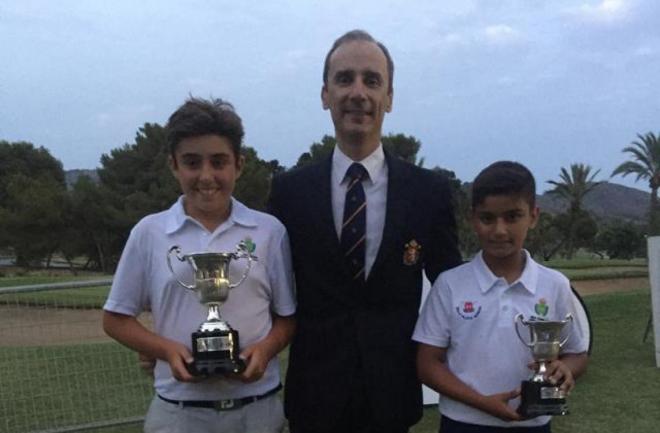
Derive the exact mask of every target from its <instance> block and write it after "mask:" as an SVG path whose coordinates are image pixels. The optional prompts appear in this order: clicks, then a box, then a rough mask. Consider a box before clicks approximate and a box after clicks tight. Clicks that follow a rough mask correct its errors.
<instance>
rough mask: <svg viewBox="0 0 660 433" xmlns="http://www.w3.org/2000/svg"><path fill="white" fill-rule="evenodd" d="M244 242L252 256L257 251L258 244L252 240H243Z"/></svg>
mask: <svg viewBox="0 0 660 433" xmlns="http://www.w3.org/2000/svg"><path fill="white" fill-rule="evenodd" d="M243 242H244V243H245V247H246V248H247V250H248V252H249V253H250V254H252V253H253V252H254V250H255V249H257V244H255V243H254V242H253V241H252V238H245V239H243Z"/></svg>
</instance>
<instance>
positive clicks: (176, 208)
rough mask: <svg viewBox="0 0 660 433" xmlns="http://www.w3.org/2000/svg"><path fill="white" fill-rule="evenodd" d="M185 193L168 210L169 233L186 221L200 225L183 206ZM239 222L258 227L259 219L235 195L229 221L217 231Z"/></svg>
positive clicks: (242, 224) (179, 227)
mask: <svg viewBox="0 0 660 433" xmlns="http://www.w3.org/2000/svg"><path fill="white" fill-rule="evenodd" d="M183 197H184V196H183V195H181V196H179V198H178V200H177V201H176V202H175V203H174V204H173V205H172V207H170V208H169V209H168V210H167V219H166V223H165V225H166V226H165V231H166V233H167V234H172V233H174V232H176V231H177V230H180V229H181V228H182V227H183V226H184V225H186V223H191V224H196V225H200V223H199V222H197V221H196V220H195V219H194V218H192V217H190V216H189V215H188V214H186V210H185V208H184V207H183ZM233 224H238V225H241V226H244V227H256V226H257V221H256V220H255V218H254V215H252V213H251V212H250V209H249V208H248V207H247V206H245V205H244V204H243V203H241V202H240V201H238V200H236V199H235V198H234V197H232V198H231V213H230V214H229V218H227V221H225V222H223V223H222V224H220V226H218V228H217V229H216V232H217V231H218V230H219V229H221V228H223V227H227V226H231V225H233Z"/></svg>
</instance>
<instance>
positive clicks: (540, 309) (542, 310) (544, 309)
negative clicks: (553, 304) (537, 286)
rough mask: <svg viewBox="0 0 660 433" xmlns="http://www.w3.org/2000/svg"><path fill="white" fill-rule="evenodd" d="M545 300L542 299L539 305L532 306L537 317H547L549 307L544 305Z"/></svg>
mask: <svg viewBox="0 0 660 433" xmlns="http://www.w3.org/2000/svg"><path fill="white" fill-rule="evenodd" d="M546 302H547V301H546V300H545V299H544V298H541V299H539V303H538V304H536V305H534V311H535V312H536V314H538V315H539V316H543V317H545V316H547V315H548V310H549V309H550V307H548V304H546Z"/></svg>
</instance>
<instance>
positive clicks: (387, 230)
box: [367, 151, 408, 282]
mask: <svg viewBox="0 0 660 433" xmlns="http://www.w3.org/2000/svg"><path fill="white" fill-rule="evenodd" d="M385 160H386V161H387V202H386V204H385V207H386V211H385V226H384V227H383V237H382V240H381V242H380V247H379V248H378V254H377V255H376V260H375V261H374V264H373V266H372V268H371V271H370V272H369V276H368V277H367V282H368V281H369V280H370V279H372V277H373V276H374V275H378V273H379V272H381V268H382V266H383V263H384V262H385V255H386V254H388V253H391V252H392V251H394V252H396V251H399V250H400V251H401V252H403V245H400V246H397V245H395V242H396V236H395V234H396V233H397V231H398V230H399V227H401V226H402V225H403V224H405V223H406V221H405V216H406V210H407V209H408V199H407V194H408V190H407V188H406V165H405V163H404V162H403V161H400V160H399V159H398V158H397V157H396V156H394V155H391V154H390V153H389V152H387V151H385Z"/></svg>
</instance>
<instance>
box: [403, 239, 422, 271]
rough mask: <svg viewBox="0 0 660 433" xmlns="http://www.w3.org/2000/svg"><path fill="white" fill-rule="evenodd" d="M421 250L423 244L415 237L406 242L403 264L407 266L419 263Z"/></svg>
mask: <svg viewBox="0 0 660 433" xmlns="http://www.w3.org/2000/svg"><path fill="white" fill-rule="evenodd" d="M421 250H422V246H421V245H420V244H418V243H417V241H416V240H415V239H413V240H411V241H410V242H408V243H407V244H405V245H404V246H403V264H404V265H407V266H412V265H414V264H417V262H418V261H419V255H420V251H421Z"/></svg>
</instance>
